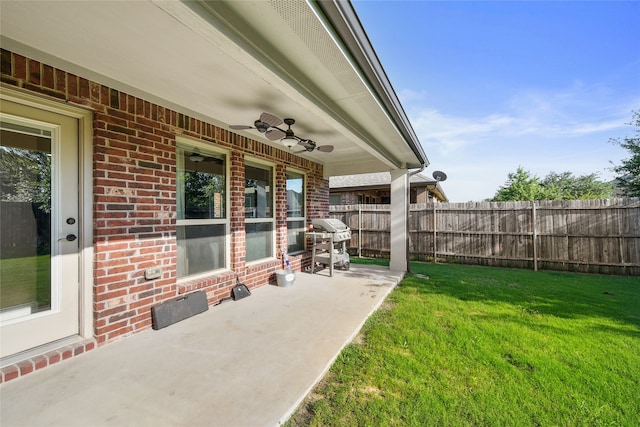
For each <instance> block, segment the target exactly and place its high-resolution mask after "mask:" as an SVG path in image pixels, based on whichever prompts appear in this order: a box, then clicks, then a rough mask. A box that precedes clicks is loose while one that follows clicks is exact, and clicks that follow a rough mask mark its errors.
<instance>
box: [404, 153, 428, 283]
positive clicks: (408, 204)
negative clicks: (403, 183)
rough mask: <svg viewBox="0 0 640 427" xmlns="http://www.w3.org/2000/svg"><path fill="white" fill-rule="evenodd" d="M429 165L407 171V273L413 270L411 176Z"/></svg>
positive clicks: (423, 164)
mask: <svg viewBox="0 0 640 427" xmlns="http://www.w3.org/2000/svg"><path fill="white" fill-rule="evenodd" d="M426 167H427V165H426V163H422V165H421V167H420V169H418V170H415V171H412V172H409V173H407V184H408V185H407V221H406V224H407V225H406V231H405V233H406V235H407V273H412V271H411V254H410V253H409V236H410V234H409V233H410V230H409V217H410V213H411V177H412V176H413V175H417V174H419V173H420V172H422V171H423V170H424V169H425V168H426Z"/></svg>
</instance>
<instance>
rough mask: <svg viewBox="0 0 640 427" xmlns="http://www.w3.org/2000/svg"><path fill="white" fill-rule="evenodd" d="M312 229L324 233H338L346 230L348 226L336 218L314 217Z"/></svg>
mask: <svg viewBox="0 0 640 427" xmlns="http://www.w3.org/2000/svg"><path fill="white" fill-rule="evenodd" d="M312 224H313V229H314V230H316V229H317V230H318V231H324V232H326V233H338V232H340V231H347V230H349V227H347V225H346V224H345V223H344V222H342V221H340V220H339V219H337V218H316V219H314V220H313V221H312Z"/></svg>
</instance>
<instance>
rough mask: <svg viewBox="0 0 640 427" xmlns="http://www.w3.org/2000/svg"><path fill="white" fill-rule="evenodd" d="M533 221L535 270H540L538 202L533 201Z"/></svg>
mask: <svg viewBox="0 0 640 427" xmlns="http://www.w3.org/2000/svg"><path fill="white" fill-rule="evenodd" d="M531 217H532V219H531V221H532V222H533V224H532V227H533V271H538V227H537V221H536V202H535V200H534V201H532V202H531Z"/></svg>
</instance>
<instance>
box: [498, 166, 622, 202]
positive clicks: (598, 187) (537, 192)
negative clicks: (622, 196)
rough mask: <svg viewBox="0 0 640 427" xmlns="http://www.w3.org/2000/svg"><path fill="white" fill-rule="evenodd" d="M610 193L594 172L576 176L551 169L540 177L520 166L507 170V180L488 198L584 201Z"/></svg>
mask: <svg viewBox="0 0 640 427" xmlns="http://www.w3.org/2000/svg"><path fill="white" fill-rule="evenodd" d="M612 195H613V185H612V184H610V183H607V182H603V181H599V180H598V175H597V174H595V173H593V174H589V175H582V176H578V177H575V176H574V175H573V173H571V172H562V173H556V172H551V173H549V174H548V175H547V176H546V177H545V178H544V179H543V180H540V178H538V177H537V176H535V175H532V174H531V173H529V172H528V171H525V170H524V169H523V168H522V167H519V168H518V169H517V170H516V172H515V173H509V175H508V179H507V182H506V183H505V185H504V186H502V187H500V189H498V191H497V192H496V195H495V196H494V197H493V199H491V201H494V202H505V201H522V200H587V199H606V198H609V197H611V196H612Z"/></svg>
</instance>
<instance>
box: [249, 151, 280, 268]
mask: <svg viewBox="0 0 640 427" xmlns="http://www.w3.org/2000/svg"><path fill="white" fill-rule="evenodd" d="M273 175H274V174H273V166H268V165H265V164H261V163H257V162H251V161H246V162H245V166H244V216H245V235H246V242H245V244H246V261H247V262H252V261H257V260H260V259H263V258H272V257H273V256H274V242H275V238H274V234H275V215H274V212H273V211H274V209H273V206H274V202H273V197H274V193H273Z"/></svg>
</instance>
